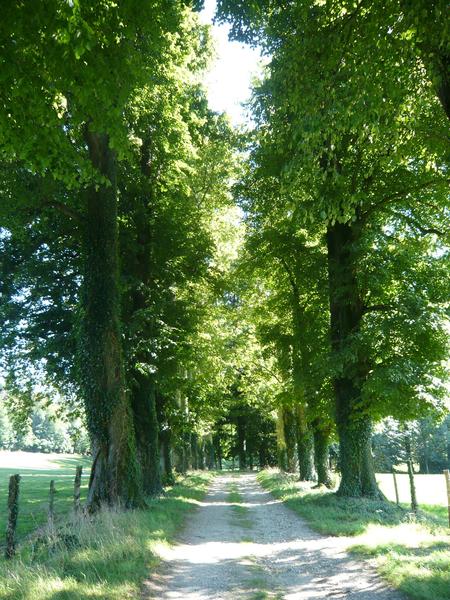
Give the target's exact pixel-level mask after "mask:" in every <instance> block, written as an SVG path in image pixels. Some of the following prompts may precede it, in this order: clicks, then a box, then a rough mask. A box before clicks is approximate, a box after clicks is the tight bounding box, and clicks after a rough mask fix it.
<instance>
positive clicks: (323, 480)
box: [313, 422, 333, 488]
mask: <svg viewBox="0 0 450 600" xmlns="http://www.w3.org/2000/svg"><path fill="white" fill-rule="evenodd" d="M313 432H314V463H315V466H316V471H317V485H318V486H321V485H324V486H326V487H327V488H332V487H333V480H332V479H331V473H330V470H329V461H328V447H329V443H330V442H329V440H330V429H329V428H328V427H323V426H321V424H320V423H318V422H315V423H314V424H313Z"/></svg>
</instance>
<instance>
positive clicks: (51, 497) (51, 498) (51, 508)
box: [48, 479, 56, 525]
mask: <svg viewBox="0 0 450 600" xmlns="http://www.w3.org/2000/svg"><path fill="white" fill-rule="evenodd" d="M55 491H56V490H55V481H54V480H53V479H52V480H51V481H50V489H49V494H48V522H49V525H53V522H54V520H55Z"/></svg>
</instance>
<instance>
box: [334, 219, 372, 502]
mask: <svg viewBox="0 0 450 600" xmlns="http://www.w3.org/2000/svg"><path fill="white" fill-rule="evenodd" d="M358 236H359V224H358V223H354V224H350V223H336V224H335V225H333V226H330V227H329V228H328V231H327V247H328V281H329V296H330V316H331V324H330V325H331V346H332V350H333V353H334V362H335V363H336V364H338V365H339V369H338V374H337V375H335V376H334V380H333V387H334V397H335V405H336V424H337V431H338V435H339V444H340V466H341V476H342V477H341V483H340V486H339V490H338V494H339V495H341V496H355V497H360V496H376V495H380V494H379V491H378V488H377V485H376V482H375V477H374V476H373V467H372V465H371V460H370V459H369V450H370V441H371V434H372V431H371V419H370V417H369V416H368V414H367V412H366V411H364V410H362V407H361V392H362V384H363V381H364V378H365V376H366V364H365V361H364V359H363V357H361V353H360V351H359V349H358V348H357V347H356V344H357V343H358V340H357V336H358V334H359V333H360V329H361V320H362V316H363V306H362V302H361V300H360V296H359V290H358V285H357V278H356V260H355V249H356V248H355V247H356V244H357V242H358Z"/></svg>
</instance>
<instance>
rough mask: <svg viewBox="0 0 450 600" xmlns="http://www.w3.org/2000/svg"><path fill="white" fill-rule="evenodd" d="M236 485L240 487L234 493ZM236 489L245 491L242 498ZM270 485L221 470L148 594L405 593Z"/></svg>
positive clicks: (390, 596) (186, 599)
mask: <svg viewBox="0 0 450 600" xmlns="http://www.w3.org/2000/svg"><path fill="white" fill-rule="evenodd" d="M230 492H231V493H232V494H233V495H230ZM236 493H238V494H240V496H241V498H239V499H238V504H237V502H236ZM346 544H348V540H345V539H344V538H333V537H322V536H320V535H318V534H316V533H314V532H312V531H311V530H310V529H309V527H308V526H307V525H306V524H305V523H304V522H303V521H302V520H301V519H300V518H299V517H298V516H297V515H295V514H294V513H293V512H292V511H291V510H289V509H288V508H286V507H285V506H284V505H283V504H282V503H281V502H280V501H278V500H275V499H274V498H273V497H272V496H271V495H270V494H269V493H268V492H266V491H265V490H263V489H262V488H261V486H260V485H259V484H258V482H257V481H256V478H255V475H253V474H245V475H241V476H240V477H233V476H231V475H223V476H220V477H217V478H216V479H215V480H214V482H213V484H212V486H211V489H210V490H209V493H208V495H207V496H206V498H205V500H204V501H203V502H202V503H200V507H199V509H198V510H197V511H196V512H195V513H194V514H193V515H192V517H191V520H190V522H189V524H188V526H187V527H186V529H185V531H184V533H183V535H182V537H181V539H180V543H179V544H178V545H176V546H174V547H173V548H170V549H168V550H165V551H164V552H162V557H163V561H164V562H163V565H164V566H163V569H162V571H161V574H160V575H159V576H158V577H156V576H155V577H154V578H153V579H152V580H151V581H149V582H147V585H146V592H145V596H146V597H147V598H158V599H160V600H169V599H171V600H231V599H233V600H240V599H242V600H263V599H269V598H276V599H286V600H313V599H314V600H319V599H322V598H327V599H333V600H337V599H341V598H348V599H351V600H401V599H402V598H403V596H401V595H399V594H398V593H396V592H394V591H391V590H389V589H387V588H386V586H384V584H383V583H382V582H381V581H380V579H379V578H378V577H377V576H376V575H375V573H374V572H373V571H372V570H371V568H370V567H369V566H368V565H367V564H366V563H363V562H360V561H358V560H354V559H353V558H352V557H350V556H349V555H348V554H346V553H345V551H344V548H345V546H346Z"/></svg>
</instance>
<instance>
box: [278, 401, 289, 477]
mask: <svg viewBox="0 0 450 600" xmlns="http://www.w3.org/2000/svg"><path fill="white" fill-rule="evenodd" d="M276 434H277V461H278V468H279V469H280V471H286V468H287V464H286V463H287V460H286V442H285V439H284V419H283V409H282V408H281V407H279V408H278V409H277V420H276Z"/></svg>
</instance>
